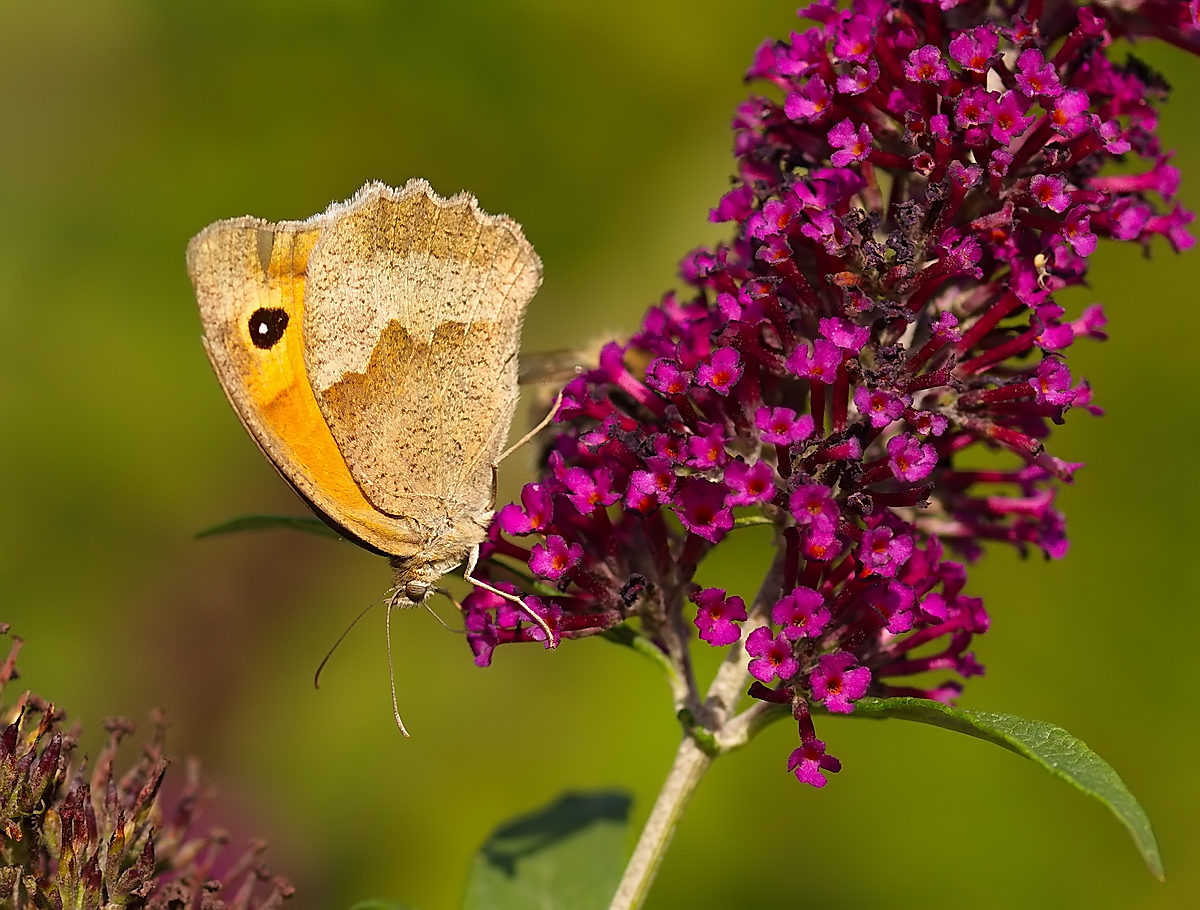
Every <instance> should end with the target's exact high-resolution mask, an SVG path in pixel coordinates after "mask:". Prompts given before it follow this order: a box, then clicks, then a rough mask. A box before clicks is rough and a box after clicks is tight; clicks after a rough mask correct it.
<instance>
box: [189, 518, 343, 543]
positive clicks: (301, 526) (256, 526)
mask: <svg viewBox="0 0 1200 910" xmlns="http://www.w3.org/2000/svg"><path fill="white" fill-rule="evenodd" d="M274 528H288V529H289V530H292V531H303V532H304V533H305V534H316V535H317V536H318V537H332V538H333V539H334V540H345V539H346V538H344V537H342V535H340V534H339V533H338V532H337V531H335V530H334V529H333V528H331V527H329V525H327V524H325V522H323V521H321V519H319V518H313V517H311V516H307V515H305V516H300V515H246V516H244V517H242V518H235V519H233V521H227V522H225V523H224V524H219V525H217V526H216V527H213V528H208V529H206V530H204V531H201V532H200V533H199V534H197V535H196V537H197V538H200V537H215V536H216V535H218V534H232V533H234V532H235V531H263V530H270V529H274Z"/></svg>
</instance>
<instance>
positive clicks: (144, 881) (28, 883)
mask: <svg viewBox="0 0 1200 910" xmlns="http://www.w3.org/2000/svg"><path fill="white" fill-rule="evenodd" d="M7 631H8V626H7V625H5V624H3V623H0V634H4V633H6V632H7ZM20 647H21V641H20V639H14V643H13V647H12V650H11V652H10V653H9V655H8V659H7V660H6V661H5V662H4V664H3V666H0V690H3V688H4V686H5V685H6V684H7V683H9V682H10V681H11V680H12V679H14V678H15V677H16V675H17V672H16V658H17V652H18V651H19V650H20ZM65 721H66V715H65V714H64V713H63V712H62V711H60V710H58V709H57V708H55V707H54V706H53V705H52V704H49V703H48V702H45V701H43V700H42V699H40V698H39V697H37V696H36V695H33V694H31V693H29V692H25V693H23V694H22V695H21V696H20V697H19V698H18V699H17V701H16V703H15V704H14V705H12V706H11V707H8V708H6V709H5V711H4V724H5V726H4V729H3V732H2V733H0V824H3V828H4V833H3V840H2V841H0V907H12V908H20V907H39V908H63V907H77V908H81V910H100V908H112V907H124V908H128V910H137V908H142V907H144V908H147V910H274V908H277V907H279V906H280V904H281V902H282V901H283V899H284V898H286V897H289V896H290V895H291V893H292V887H291V885H289V884H288V882H287V881H286V880H285V879H282V878H273V877H272V876H271V873H270V871H269V870H268V869H267V868H266V867H265V866H264V865H263V863H262V861H261V859H260V854H261V853H262V850H263V848H264V846H265V845H263V844H262V843H254V844H252V845H251V846H250V847H249V849H247V850H246V851H245V852H244V853H243V854H242V856H241V857H240V858H238V859H236V860H234V861H230V860H229V859H228V858H227V857H226V856H224V855H223V854H224V852H225V851H224V847H225V844H226V841H227V840H228V838H227V836H226V835H225V834H224V833H223V832H221V831H219V830H213V831H210V832H209V833H207V834H204V835H190V834H189V829H190V828H191V827H192V824H193V822H194V821H195V820H196V818H197V816H198V815H199V814H200V812H201V810H202V809H203V807H204V804H205V803H206V802H207V799H208V795H209V794H208V791H207V789H206V788H205V787H204V786H203V784H202V783H201V782H200V780H199V767H198V766H197V765H196V764H195V763H191V764H190V765H189V767H188V780H187V782H186V784H185V786H184V787H183V789H182V792H181V794H180V796H179V797H178V800H177V802H176V803H175V805H174V808H173V809H172V810H171V811H170V812H169V813H165V812H164V811H163V808H162V799H161V797H160V795H159V790H160V788H161V785H162V782H163V777H164V775H165V773H166V770H167V764H168V762H167V759H166V758H165V757H164V755H163V736H164V732H165V724H164V723H163V721H162V719H161V718H155V731H154V736H153V738H152V739H151V741H150V742H149V743H146V744H145V745H144V746H143V748H142V756H141V758H140V759H139V760H138V761H137V762H136V763H135V764H134V765H133V767H132V768H130V769H129V770H128V771H127V772H125V774H123V775H121V776H119V777H118V776H117V774H116V772H115V770H114V766H115V763H116V757H117V750H118V746H119V745H120V743H121V740H122V739H124V738H125V737H126V736H128V735H130V734H131V733H133V731H134V724H133V723H131V722H130V721H126V720H122V719H115V720H110V721H109V722H108V723H107V724H106V728H107V730H108V734H109V737H108V744H107V745H106V746H105V747H104V749H103V750H102V751H101V753H100V755H99V757H98V758H97V760H96V762H95V767H94V769H93V771H92V773H91V775H90V777H89V776H87V775H86V774H85V765H86V759H85V760H82V761H79V762H77V763H73V762H72V756H73V754H74V751H75V747H76V737H77V730H75V729H73V730H71V731H70V732H64V730H63V726H64V724H65Z"/></svg>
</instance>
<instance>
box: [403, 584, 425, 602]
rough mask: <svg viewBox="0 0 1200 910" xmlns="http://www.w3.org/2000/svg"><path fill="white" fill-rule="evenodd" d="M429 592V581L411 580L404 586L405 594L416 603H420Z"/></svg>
mask: <svg viewBox="0 0 1200 910" xmlns="http://www.w3.org/2000/svg"><path fill="white" fill-rule="evenodd" d="M428 593H429V582H427V581H410V582H409V583H408V584H406V585H405V586H404V596H405V597H407V598H408V599H409V600H411V601H412V602H413V603H415V604H419V603H420V602H421V601H423V600H424V599H425V595H427V594H428Z"/></svg>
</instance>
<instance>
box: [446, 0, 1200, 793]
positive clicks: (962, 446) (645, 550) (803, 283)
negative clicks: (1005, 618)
mask: <svg viewBox="0 0 1200 910" xmlns="http://www.w3.org/2000/svg"><path fill="white" fill-rule="evenodd" d="M799 15H800V16H801V17H802V18H804V19H807V20H810V21H811V22H813V23H815V24H814V25H813V26H812V27H810V28H808V29H807V30H805V31H803V32H795V33H792V35H791V36H790V37H789V39H788V40H786V41H772V42H767V43H766V44H764V45H763V46H762V47H761V48H760V49H759V50H758V52H757V54H756V56H755V59H754V63H753V66H752V67H751V70H750V72H749V77H750V78H752V79H754V80H758V81H761V82H765V83H767V84H768V85H769V86H770V88H769V89H768V92H769V94H765V95H757V96H754V97H752V98H751V99H750V100H749V101H747V102H746V103H745V104H743V105H742V107H741V108H740V109H739V110H738V112H737V116H736V118H735V120H734V129H735V136H736V137H735V152H736V155H737V162H738V173H737V178H736V182H735V184H734V186H733V188H732V189H731V190H730V191H729V192H728V193H726V194H725V195H724V197H722V198H721V199H720V201H719V203H718V204H717V206H716V208H715V209H714V210H713V213H712V218H713V220H714V221H719V222H731V223H732V225H733V227H734V232H733V233H734V236H733V239H732V240H731V241H730V242H729V243H727V244H723V245H720V246H718V247H717V248H715V249H701V250H697V251H695V252H693V253H692V254H690V255H689V256H687V257H686V258H685V260H684V261H683V264H682V274H683V278H684V279H685V280H686V282H687V283H688V284H689V285H690V286H691V288H692V290H691V291H689V292H688V293H687V294H684V295H676V294H669V295H667V297H666V298H665V299H664V300H663V301H662V302H661V303H660V304H659V305H658V306H656V307H654V308H652V309H651V310H650V311H649V312H648V313H647V315H646V317H645V319H644V321H643V323H642V327H641V329H640V331H639V332H638V333H637V334H636V335H635V336H634V337H633V338H632V339H631V340H630V341H629V342H628V343H627V344H624V345H621V344H616V343H613V344H610V345H608V346H607V347H605V348H604V350H603V351H602V353H601V355H600V360H599V365H598V367H597V368H596V369H594V370H592V371H590V372H588V373H586V374H585V375H583V376H581V377H579V378H578V379H576V380H575V381H573V382H572V383H570V384H569V385H568V386H567V389H566V394H565V398H564V402H563V405H562V407H561V409H560V411H559V420H560V421H563V422H564V423H565V427H564V432H562V434H561V435H559V436H558V437H557V439H556V441H555V442H554V443H553V445H552V448H551V450H550V452H549V457H548V461H547V466H546V469H545V471H544V473H543V476H542V477H541V478H540V479H539V480H538V481H537V482H536V483H531V484H529V485H528V486H526V487H525V489H524V490H523V492H522V494H521V504H520V505H519V506H518V505H511V506H507V507H505V508H504V509H502V510H501V511H500V512H499V513H498V515H497V517H496V520H495V522H494V525H493V528H492V535H491V538H490V541H489V545H488V553H487V555H489V556H490V557H491V564H490V567H489V569H490V571H491V573H492V576H493V577H500V576H504V575H506V574H507V577H510V578H511V577H513V576H514V575H516V576H517V577H518V578H517V580H520V577H521V576H524V577H525V580H526V585H528V581H529V580H530V579H529V576H532V577H533V578H534V579H536V580H538V581H539V582H540V585H539V591H540V592H542V593H539V594H538V595H537V596H530V597H528V598H527V602H528V604H529V606H530V607H531V608H532V609H535V610H538V611H539V612H540V613H541V614H542V615H543V616H544V617H545V618H546V619H547V621H548V622H549V623H550V625H551V627H552V628H554V629H556V630H557V633H558V634H559V635H561V636H565V637H574V636H580V635H586V634H592V633H595V632H599V631H602V630H605V629H608V628H611V627H612V626H615V625H617V624H619V623H622V622H624V621H625V620H627V619H629V618H631V617H636V618H637V619H639V620H640V623H641V627H642V629H643V631H644V632H645V634H646V635H648V636H649V637H650V638H651V639H652V640H653V641H655V642H656V643H657V644H658V645H659V646H660V647H661V648H662V649H663V651H664V652H665V653H668V654H671V655H672V656H676V657H678V655H677V654H676V651H677V649H678V640H677V639H678V634H679V627H680V625H681V623H680V622H679V621H678V619H679V617H680V616H682V615H683V612H682V611H683V610H684V609H685V607H686V602H687V601H691V602H692V603H693V604H694V605H695V608H696V613H695V619H694V624H695V627H696V629H697V630H698V633H699V637H700V638H701V639H703V640H704V641H706V642H708V643H709V644H711V645H730V644H733V643H734V642H737V641H739V640H740V641H743V643H744V647H745V649H746V652H747V655H748V658H749V667H748V669H749V673H750V674H751V675H752V676H753V677H754V678H755V680H756V681H755V682H754V684H753V685H752V686H751V689H750V694H751V695H752V696H754V697H756V698H758V699H761V700H764V701H768V702H778V703H782V704H787V705H789V706H790V707H791V710H792V713H793V715H794V717H795V718H796V720H797V722H798V725H799V735H800V747H799V748H797V749H796V750H795V752H793V753H792V755H791V758H790V760H789V763H788V768H789V770H791V771H793V772H794V773H795V774H796V776H797V777H798V778H799V779H800V780H802V781H804V782H807V783H809V784H812V785H814V786H822V785H823V784H824V783H825V778H824V776H823V774H822V771H836V770H838V769H839V764H838V762H837V760H836V759H834V758H833V757H832V756H830V755H827V754H826V753H825V746H824V743H823V742H821V741H820V740H819V739H817V736H816V733H815V731H814V727H813V721H812V711H813V709H814V708H815V707H817V706H820V707H821V708H823V709H824V710H826V711H831V712H835V713H845V712H849V711H851V710H852V709H853V707H854V701H855V700H856V699H858V698H861V697H863V696H864V695H866V694H872V695H880V696H888V695H918V696H923V697H926V698H934V699H941V700H948V699H951V698H953V697H954V696H955V695H957V694H958V692H959V691H960V689H961V684H960V683H959V682H958V681H957V680H956V679H954V678H953V677H951V678H945V677H944V676H943V677H941V678H935V679H934V680H933V681H929V676H928V674H930V673H931V672H937V673H940V674H946V673H949V674H954V676H957V677H959V678H966V677H970V676H973V675H976V674H979V673H980V672H982V668H981V667H980V665H979V664H978V663H977V662H976V661H975V659H974V657H973V656H972V654H971V652H970V651H969V650H968V649H969V646H970V643H971V640H972V637H973V636H974V635H977V634H980V633H982V632H984V631H986V629H987V628H988V622H989V620H988V615H987V613H986V612H985V611H984V608H983V604H982V602H981V601H980V600H979V599H978V598H974V597H969V596H966V595H965V594H964V593H963V591H964V585H965V582H966V572H965V569H964V566H963V565H962V564H960V563H958V562H953V561H950V560H948V559H946V554H947V551H948V550H952V551H954V552H955V553H957V554H959V555H960V556H961V557H962V558H963V559H965V560H966V561H970V560H972V559H974V558H976V557H977V556H978V555H979V554H980V552H981V544H982V543H983V542H985V541H1000V542H1005V543H1009V544H1012V545H1014V546H1015V547H1017V548H1019V549H1020V550H1021V551H1022V552H1024V551H1026V550H1027V549H1029V548H1038V549H1040V550H1041V551H1043V552H1044V553H1045V554H1047V555H1048V556H1050V557H1055V558H1057V557H1061V556H1062V555H1063V554H1064V553H1065V552H1066V548H1067V540H1066V536H1065V527H1064V521H1063V517H1062V515H1061V514H1060V513H1059V512H1058V511H1057V510H1056V509H1055V507H1054V497H1055V486H1056V483H1057V482H1059V481H1064V482H1070V480H1071V478H1072V474H1073V473H1074V472H1075V470H1076V469H1077V468H1078V467H1079V465H1077V464H1071V463H1068V462H1065V461H1063V460H1061V459H1059V458H1057V457H1055V456H1054V455H1052V454H1050V452H1048V451H1047V450H1046V447H1045V442H1044V440H1045V439H1046V437H1047V435H1048V433H1049V430H1050V426H1051V424H1055V423H1061V422H1062V420H1063V417H1064V415H1065V414H1066V412H1067V411H1068V410H1070V409H1072V408H1083V409H1085V410H1088V411H1091V412H1093V413H1099V410H1098V409H1097V408H1096V407H1095V406H1094V405H1093V404H1092V395H1091V390H1090V388H1089V387H1088V385H1087V383H1086V382H1084V381H1081V380H1080V379H1078V378H1077V377H1074V376H1072V374H1071V372H1070V370H1069V368H1068V365H1067V358H1066V352H1067V350H1068V349H1069V348H1070V346H1071V345H1072V344H1073V343H1074V342H1075V341H1076V340H1077V339H1080V338H1095V339H1103V338H1104V337H1105V336H1104V334H1103V329H1104V324H1105V319H1104V316H1103V313H1102V312H1101V310H1100V308H1099V307H1095V306H1093V307H1088V308H1087V309H1086V310H1084V311H1083V312H1082V313H1080V314H1078V315H1075V316H1070V315H1068V314H1066V313H1065V312H1064V310H1063V309H1062V308H1061V307H1060V306H1058V305H1057V304H1056V303H1055V302H1054V299H1053V296H1052V294H1053V292H1054V291H1056V290H1058V289H1060V288H1064V287H1068V286H1071V285H1077V284H1080V283H1082V281H1083V278H1084V275H1085V273H1086V270H1087V257H1088V256H1090V255H1092V254H1093V252H1095V250H1096V248H1097V243H1098V239H1099V238H1110V239H1113V240H1129V241H1137V242H1139V243H1143V244H1145V243H1148V242H1149V241H1150V240H1151V239H1152V238H1153V237H1154V236H1155V235H1161V236H1163V237H1165V238H1166V239H1167V241H1168V242H1169V243H1170V244H1171V245H1172V246H1173V247H1174V248H1175V249H1176V250H1182V249H1185V248H1186V247H1188V246H1190V245H1191V244H1192V242H1193V240H1192V238H1191V237H1190V236H1189V234H1188V233H1187V229H1186V225H1187V224H1188V223H1189V222H1190V221H1191V220H1192V216H1191V214H1190V213H1187V212H1185V211H1184V210H1182V209H1181V208H1180V207H1179V205H1178V204H1176V203H1175V202H1174V199H1173V196H1174V193H1175V192H1176V189H1177V186H1178V183H1179V175H1178V172H1177V171H1176V169H1175V168H1173V167H1172V166H1171V165H1170V163H1169V159H1170V155H1169V153H1167V152H1164V151H1163V150H1162V149H1161V148H1160V146H1159V143H1158V140H1157V138H1156V137H1155V134H1154V129H1155V126H1156V114H1155V109H1154V106H1153V105H1154V103H1155V102H1157V101H1160V100H1161V99H1162V98H1163V97H1165V94H1166V90H1167V89H1166V85H1165V83H1164V82H1163V80H1162V79H1161V78H1159V77H1158V76H1156V75H1155V74H1154V73H1153V72H1151V71H1150V70H1149V68H1147V67H1146V66H1145V65H1144V64H1142V63H1140V62H1139V61H1137V60H1136V59H1134V58H1130V59H1129V60H1128V61H1127V62H1126V63H1123V64H1117V63H1114V62H1112V61H1110V60H1109V59H1108V58H1107V57H1106V55H1105V48H1106V47H1107V46H1108V45H1109V44H1110V43H1111V42H1112V39H1113V35H1114V33H1116V34H1125V35H1138V34H1157V35H1159V36H1161V37H1167V38H1168V39H1169V40H1173V41H1174V42H1175V43H1177V44H1180V45H1181V46H1185V47H1187V46H1189V45H1190V46H1193V47H1195V46H1197V43H1198V42H1197V34H1200V33H1197V32H1196V21H1197V3H1196V0H1193V2H1192V3H1186V2H1168V0H1156V2H1154V3H1153V4H1151V3H1145V4H1140V5H1139V4H1138V3H1136V2H1132V3H1123V4H1121V6H1120V7H1119V8H1118V7H1115V6H1109V5H1106V4H1100V3H1097V4H1093V5H1091V6H1078V7H1077V6H1076V5H1075V4H1073V3H1069V2H1047V3H1045V4H1043V3H1041V2H1039V0H1031V2H1029V3H1024V2H1017V3H1015V4H1012V5H1011V6H1009V5H1004V6H991V7H989V6H987V5H986V4H983V3H978V2H968V3H961V4H960V3H956V2H955V0H941V2H940V4H939V3H921V2H911V0H900V2H888V0H854V2H853V3H852V4H851V6H850V7H849V8H847V9H839V8H838V6H837V4H836V3H835V2H834V0H822V2H819V3H816V4H814V5H812V6H809V7H807V8H806V9H802V10H800V13H799ZM1114 162H1124V164H1125V166H1124V167H1121V168H1119V169H1114V168H1110V167H1108V165H1110V164H1112V163H1114ZM980 449H984V450H989V451H990V452H991V453H993V457H990V458H981V457H979V456H976V455H971V454H970V453H965V450H975V451H978V450H980ZM971 463H973V464H974V465H976V466H975V467H966V466H964V465H966V464H971ZM981 464H982V465H984V467H979V466H978V465H981ZM762 522H769V523H771V524H773V525H774V527H775V528H776V530H777V550H778V552H777V556H776V561H775V567H774V568H773V570H772V573H771V575H770V576H769V577H768V579H767V581H766V582H765V584H764V587H763V589H762V590H761V591H760V593H759V595H758V597H757V599H756V600H755V601H754V603H753V604H752V605H751V606H750V608H749V609H748V608H747V603H746V600H745V599H744V598H743V597H742V596H739V595H737V594H734V593H732V592H729V591H727V590H723V589H717V588H709V589H703V590H701V589H699V588H698V586H697V585H695V584H693V583H692V577H693V575H694V573H695V571H696V568H697V565H698V564H699V562H700V561H701V559H703V557H704V556H705V554H706V553H707V552H708V551H709V550H710V549H711V548H712V547H713V546H714V545H717V544H719V543H720V542H721V541H722V540H723V539H724V538H725V537H726V535H728V534H730V533H731V532H733V533H736V531H735V528H736V527H737V526H738V525H739V524H747V523H762ZM514 590H515V588H514ZM466 608H467V626H468V633H469V640H470V642H471V645H472V648H473V650H474V652H475V654H476V662H477V663H479V664H480V665H487V664H488V663H489V662H490V660H491V656H492V652H493V650H494V648H495V647H496V646H497V645H499V644H502V643H506V642H512V641H530V640H542V639H543V638H544V633H543V632H542V630H541V629H540V628H539V627H538V626H536V625H533V624H531V623H529V622H528V620H527V619H525V620H524V621H523V620H522V616H521V614H520V613H518V611H517V610H516V609H514V608H513V606H512V605H511V604H508V603H506V602H504V601H503V600H502V599H501V598H499V597H496V596H495V595H491V594H488V593H486V592H483V591H477V592H475V593H473V594H472V595H471V596H470V597H469V598H468V600H467V602H466ZM685 663H686V660H685Z"/></svg>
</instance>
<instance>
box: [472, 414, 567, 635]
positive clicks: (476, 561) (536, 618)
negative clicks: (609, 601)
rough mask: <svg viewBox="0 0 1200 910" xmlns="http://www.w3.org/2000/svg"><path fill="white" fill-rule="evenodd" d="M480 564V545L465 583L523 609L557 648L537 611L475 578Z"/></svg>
mask: <svg viewBox="0 0 1200 910" xmlns="http://www.w3.org/2000/svg"><path fill="white" fill-rule="evenodd" d="M551 413H553V412H551ZM478 564H479V547H478V545H476V546H474V547H472V548H471V552H470V554H469V555H468V556H467V568H466V570H465V571H464V572H463V581H466V582H469V583H470V584H473V585H475V587H477V588H483V590H485V591H490V592H492V593H493V594H496V595H498V596H499V597H503V598H504V599H505V600H507V601H510V602H512V603H515V604H516V605H517V606H518V607H520V608H521V612H522V613H526V614H528V616H529V617H530V618H531V619H532V620H533V621H534V622H535V623H537V624H538V625H539V626H541V627H542V631H543V632H545V633H546V641H548V642H549V643H550V647H552V648H553V647H556V646H557V642H556V641H555V638H554V632H552V631H551V629H550V625H549V624H548V623H547V622H546V620H545V618H544V617H542V616H540V615H539V614H538V613H537V612H536V611H535V610H533V609H531V608H530V607H529V605H528V604H526V603H525V601H523V600H522V599H521V598H520V597H518V596H517V595H516V594H509V593H508V592H507V591H501V590H500V589H499V588H496V587H493V586H492V585H490V584H488V583H487V582H486V581H484V580H483V579H481V578H476V577H475V566H476V565H478Z"/></svg>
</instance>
